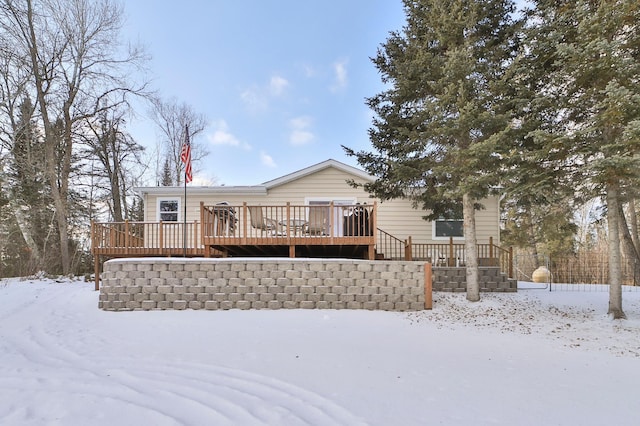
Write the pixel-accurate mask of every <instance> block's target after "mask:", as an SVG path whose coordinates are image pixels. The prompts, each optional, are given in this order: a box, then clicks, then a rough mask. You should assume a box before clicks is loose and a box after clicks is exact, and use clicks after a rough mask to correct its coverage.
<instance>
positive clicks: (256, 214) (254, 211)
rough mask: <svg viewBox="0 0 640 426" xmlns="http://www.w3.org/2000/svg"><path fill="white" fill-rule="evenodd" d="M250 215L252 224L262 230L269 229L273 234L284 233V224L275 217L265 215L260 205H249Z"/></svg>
mask: <svg viewBox="0 0 640 426" xmlns="http://www.w3.org/2000/svg"><path fill="white" fill-rule="evenodd" d="M248 209H249V216H251V226H252V227H253V228H256V229H260V230H262V231H267V232H269V233H271V234H272V235H284V233H283V226H282V225H281V224H280V223H279V222H278V221H277V220H275V219H271V218H268V217H265V215H264V214H263V212H262V207H260V206H249V207H248Z"/></svg>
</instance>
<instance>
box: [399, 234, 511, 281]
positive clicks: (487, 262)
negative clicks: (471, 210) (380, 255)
mask: <svg viewBox="0 0 640 426" xmlns="http://www.w3.org/2000/svg"><path fill="white" fill-rule="evenodd" d="M406 247H407V252H406V253H405V258H406V259H407V260H409V259H410V260H421V261H425V262H431V263H432V264H433V265H434V266H436V267H438V266H445V267H456V266H457V267H460V266H465V265H466V260H467V256H466V246H465V244H454V242H453V238H450V239H449V242H448V243H440V244H422V243H412V242H411V237H409V238H408V240H407V244H406ZM477 250H478V252H477V253H478V266H497V267H499V268H500V270H501V271H502V272H503V273H505V274H507V276H508V277H509V278H513V249H512V248H509V249H505V248H503V247H500V246H498V245H496V244H494V243H493V237H490V238H489V244H478V245H477Z"/></svg>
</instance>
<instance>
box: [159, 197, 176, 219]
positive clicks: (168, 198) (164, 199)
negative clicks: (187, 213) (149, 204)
mask: <svg viewBox="0 0 640 426" xmlns="http://www.w3.org/2000/svg"><path fill="white" fill-rule="evenodd" d="M165 201H175V202H177V203H178V210H177V211H176V213H177V214H178V216H177V219H176V220H175V222H180V221H181V220H182V209H181V208H180V207H181V205H182V200H181V199H180V198H179V197H162V198H158V199H157V200H156V221H158V222H160V221H161V219H160V213H161V212H160V205H161V204H162V202H165ZM165 213H173V212H165ZM162 222H174V221H173V220H163V221H162Z"/></svg>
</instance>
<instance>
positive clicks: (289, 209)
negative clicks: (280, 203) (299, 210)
mask: <svg viewBox="0 0 640 426" xmlns="http://www.w3.org/2000/svg"><path fill="white" fill-rule="evenodd" d="M284 223H285V224H286V225H287V242H288V243H289V244H291V229H292V228H294V227H293V226H291V203H290V202H289V201H287V219H286V221H285V222H284ZM294 229H295V228H294ZM295 250H296V248H295V247H293V251H294V255H293V256H291V247H289V257H296V256H295Z"/></svg>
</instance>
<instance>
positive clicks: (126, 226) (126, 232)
mask: <svg viewBox="0 0 640 426" xmlns="http://www.w3.org/2000/svg"><path fill="white" fill-rule="evenodd" d="M124 252H125V254H129V219H125V221H124Z"/></svg>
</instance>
